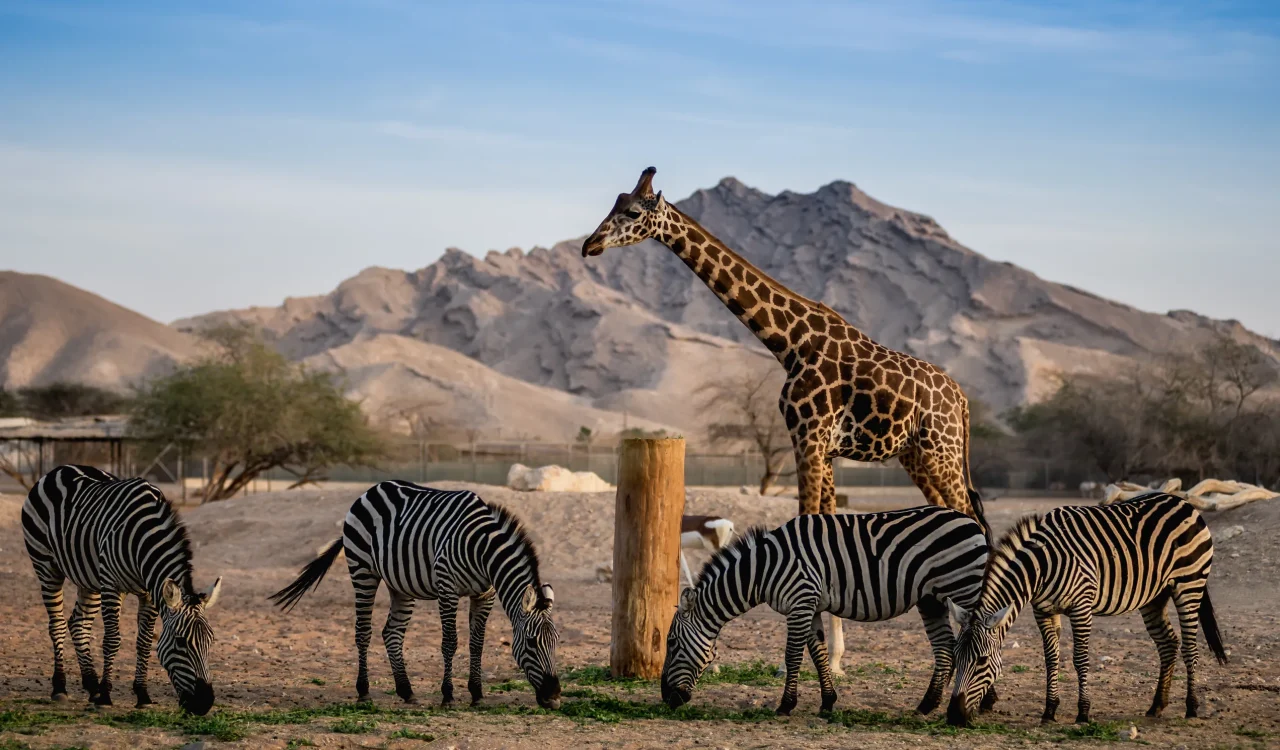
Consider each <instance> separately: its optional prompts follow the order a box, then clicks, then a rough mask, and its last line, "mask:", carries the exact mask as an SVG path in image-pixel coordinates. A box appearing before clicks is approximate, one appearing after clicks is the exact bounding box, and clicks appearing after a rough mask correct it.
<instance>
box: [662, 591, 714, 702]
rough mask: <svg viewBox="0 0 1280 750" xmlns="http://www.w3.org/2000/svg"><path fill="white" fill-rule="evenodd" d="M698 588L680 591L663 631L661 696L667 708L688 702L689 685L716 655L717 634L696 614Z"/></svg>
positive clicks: (690, 687)
mask: <svg viewBox="0 0 1280 750" xmlns="http://www.w3.org/2000/svg"><path fill="white" fill-rule="evenodd" d="M697 605H698V592H697V590H696V589H685V590H684V591H682V592H680V605H679V606H678V607H676V615H675V617H673V618H672V620H671V629H670V630H669V631H667V658H666V661H664V662H663V663H662V700H664V701H666V704H667V705H668V706H670V707H671V708H679V707H680V706H683V705H684V704H686V703H688V702H689V698H690V697H691V696H692V695H693V686H694V685H695V684H696V683H697V682H698V678H699V677H701V676H702V672H703V671H704V670H705V669H706V668H707V665H708V664H710V663H711V662H712V660H714V659H715V658H716V638H717V637H718V636H719V635H720V634H719V632H718V631H717V630H714V629H712V628H710V627H708V626H707V625H706V623H705V622H704V621H703V620H702V619H701V618H699V617H698V615H697Z"/></svg>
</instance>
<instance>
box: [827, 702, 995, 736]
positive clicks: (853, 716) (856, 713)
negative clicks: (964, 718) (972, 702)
mask: <svg viewBox="0 0 1280 750" xmlns="http://www.w3.org/2000/svg"><path fill="white" fill-rule="evenodd" d="M827 720H828V721H830V722H831V723H832V724H839V725H841V726H844V727H849V728H851V729H852V728H854V727H859V728H863V729H881V730H890V731H901V732H926V733H928V734H945V735H954V734H958V733H959V732H961V731H969V732H985V733H988V734H1008V733H1010V732H1011V731H1012V730H1010V729H1009V727H1007V726H1005V725H1004V724H999V723H994V722H992V723H986V722H979V723H975V724H974V725H973V726H971V727H969V728H968V729H966V730H961V729H957V728H956V727H953V726H950V725H948V724H947V722H946V719H944V718H942V717H941V716H939V717H936V718H932V719H930V718H925V717H923V716H921V715H919V714H917V713H909V714H891V713H888V712H886V711H868V710H865V709H857V708H854V709H838V710H835V711H832V712H831V715H830V716H828V717H827Z"/></svg>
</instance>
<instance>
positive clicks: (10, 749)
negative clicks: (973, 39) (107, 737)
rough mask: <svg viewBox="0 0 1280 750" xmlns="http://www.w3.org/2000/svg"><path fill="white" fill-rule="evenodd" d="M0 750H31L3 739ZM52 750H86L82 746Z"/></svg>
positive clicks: (20, 743) (21, 744)
mask: <svg viewBox="0 0 1280 750" xmlns="http://www.w3.org/2000/svg"><path fill="white" fill-rule="evenodd" d="M0 750H31V746H30V745H28V744H27V743H25V742H18V741H17V740H15V739H9V738H5V739H2V740H0ZM53 750H88V749H87V748H85V747H84V746H83V745H67V746H66V747H59V748H54V749H53Z"/></svg>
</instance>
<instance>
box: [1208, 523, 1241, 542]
mask: <svg viewBox="0 0 1280 750" xmlns="http://www.w3.org/2000/svg"><path fill="white" fill-rule="evenodd" d="M1243 533H1244V527H1243V526H1240V525H1236V526H1228V527H1227V528H1225V529H1223V530H1222V531H1219V532H1218V533H1217V534H1214V537H1216V541H1219V542H1225V541H1226V540H1228V539H1233V538H1235V537H1238V536H1240V535H1241V534H1243Z"/></svg>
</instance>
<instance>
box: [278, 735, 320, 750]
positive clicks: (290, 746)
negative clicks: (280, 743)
mask: <svg viewBox="0 0 1280 750" xmlns="http://www.w3.org/2000/svg"><path fill="white" fill-rule="evenodd" d="M315 746H316V743H314V742H312V741H311V740H309V739H306V738H305V737H294V738H293V739H291V740H289V741H288V742H287V743H285V746H284V750H298V748H300V747H315Z"/></svg>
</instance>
